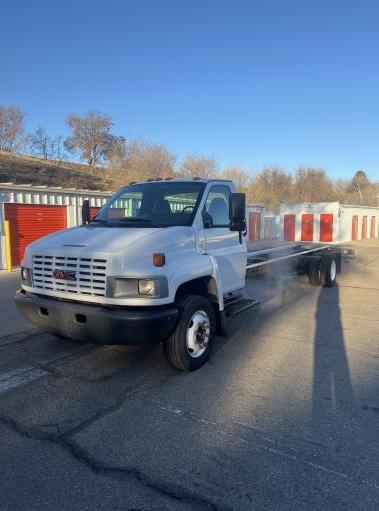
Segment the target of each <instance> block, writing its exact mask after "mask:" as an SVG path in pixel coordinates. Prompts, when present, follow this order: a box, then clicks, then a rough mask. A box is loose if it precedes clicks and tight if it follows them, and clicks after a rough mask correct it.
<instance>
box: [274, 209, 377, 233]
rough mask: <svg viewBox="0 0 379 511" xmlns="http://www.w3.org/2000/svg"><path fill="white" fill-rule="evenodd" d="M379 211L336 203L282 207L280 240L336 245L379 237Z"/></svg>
mask: <svg viewBox="0 0 379 511" xmlns="http://www.w3.org/2000/svg"><path fill="white" fill-rule="evenodd" d="M378 228H379V208H376V207H368V206H352V205H347V204H340V203H339V202H314V203H304V204H301V203H299V204H282V205H281V208H280V231H281V239H282V240H285V241H304V242H314V243H320V242H321V243H337V242H348V241H352V240H361V239H367V238H377V237H378V236H379V229H378Z"/></svg>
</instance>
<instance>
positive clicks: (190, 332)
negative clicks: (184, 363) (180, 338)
mask: <svg viewBox="0 0 379 511" xmlns="http://www.w3.org/2000/svg"><path fill="white" fill-rule="evenodd" d="M210 334H211V323H210V321H209V316H208V314H207V313H206V312H205V311H203V310H199V311H196V312H195V314H193V316H192V317H191V319H190V320H189V322H188V326H187V337H186V343H187V351H188V354H189V356H190V357H192V358H198V357H201V355H203V353H204V352H205V350H206V349H207V347H208V344H209V339H210Z"/></svg>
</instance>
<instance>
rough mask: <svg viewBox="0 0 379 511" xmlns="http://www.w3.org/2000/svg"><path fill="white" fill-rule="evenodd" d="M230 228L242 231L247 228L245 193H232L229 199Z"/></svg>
mask: <svg viewBox="0 0 379 511" xmlns="http://www.w3.org/2000/svg"><path fill="white" fill-rule="evenodd" d="M229 220H230V223H229V228H230V230H231V231H239V232H242V231H244V230H245V229H246V196H245V194H244V193H232V194H231V195H230V199H229Z"/></svg>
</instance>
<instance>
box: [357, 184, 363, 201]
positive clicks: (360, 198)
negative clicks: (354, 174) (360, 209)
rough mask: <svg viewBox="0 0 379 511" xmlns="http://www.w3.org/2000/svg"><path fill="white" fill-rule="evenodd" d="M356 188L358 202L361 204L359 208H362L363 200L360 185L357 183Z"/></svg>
mask: <svg viewBox="0 0 379 511" xmlns="http://www.w3.org/2000/svg"><path fill="white" fill-rule="evenodd" d="M356 187H357V194H358V197H359V202H360V203H361V206H362V202H363V198H362V191H361V184H360V183H357V184H356Z"/></svg>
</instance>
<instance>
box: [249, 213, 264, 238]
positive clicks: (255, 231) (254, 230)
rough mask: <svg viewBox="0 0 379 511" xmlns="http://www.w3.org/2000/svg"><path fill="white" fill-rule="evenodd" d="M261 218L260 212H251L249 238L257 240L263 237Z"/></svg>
mask: <svg viewBox="0 0 379 511" xmlns="http://www.w3.org/2000/svg"><path fill="white" fill-rule="evenodd" d="M261 219H262V216H261V214H260V213H249V240H250V241H256V240H259V239H261Z"/></svg>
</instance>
